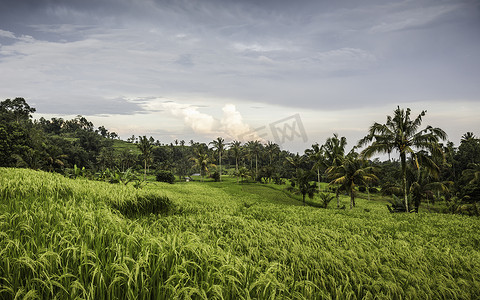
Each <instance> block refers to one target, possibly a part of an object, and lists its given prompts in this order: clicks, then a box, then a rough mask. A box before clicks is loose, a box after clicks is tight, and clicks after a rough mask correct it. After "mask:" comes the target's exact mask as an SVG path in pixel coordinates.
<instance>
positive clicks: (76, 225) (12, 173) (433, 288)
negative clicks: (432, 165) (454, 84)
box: [0, 168, 480, 299]
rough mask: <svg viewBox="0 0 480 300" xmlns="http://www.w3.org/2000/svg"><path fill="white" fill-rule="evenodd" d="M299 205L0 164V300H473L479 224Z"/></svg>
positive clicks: (255, 193)
mask: <svg viewBox="0 0 480 300" xmlns="http://www.w3.org/2000/svg"><path fill="white" fill-rule="evenodd" d="M164 196H167V197H168V198H169V199H170V200H171V202H172V203H171V204H170V203H169V201H167V200H166V198H164ZM300 204H301V203H300V201H298V199H296V197H292V196H290V195H289V194H286V193H284V192H283V191H281V190H278V189H276V188H274V187H271V186H262V185H253V184H252V185H248V184H244V185H241V184H240V185H237V184H235V183H234V182H232V181H227V182H221V183H215V182H204V183H202V182H189V183H177V184H173V185H169V184H162V183H149V184H148V185H147V186H146V187H145V188H143V189H141V190H135V189H134V188H133V187H131V186H122V185H112V184H108V183H103V182H93V181H87V180H82V179H77V180H70V179H66V178H64V177H62V176H60V175H58V174H50V173H44V172H38V171H32V170H20V169H4V168H3V169H0V251H1V255H0V274H1V275H0V298H1V299H10V298H15V297H19V298H38V299H48V298H54V297H55V296H56V297H57V298H61V299H63V298H77V297H80V298H85V299H116V298H118V299H123V298H125V297H128V298H132V299H133V298H139V299H174V298H181V299H184V298H187V299H189V298H194V299H207V298H208V299H222V298H223V299H267V298H277V299H282V298H283V299H291V298H294V299H322V298H324V299H331V298H337V297H338V298H353V299H355V298H366V299H370V298H375V297H376V298H382V299H392V298H397V299H398V298H419V299H425V298H448V299H456V298H458V299H475V298H476V299H478V298H480V281H479V280H478V274H480V253H479V249H480V237H479V236H478V232H479V229H480V220H479V219H478V218H476V217H466V216H457V215H440V214H427V213H420V214H390V213H388V212H387V210H386V209H385V207H384V205H383V204H381V203H376V202H367V200H364V199H358V207H357V208H355V209H353V210H348V209H347V210H336V209H327V210H325V209H319V208H315V207H303V206H301V205H300ZM365 208H368V209H367V210H365ZM151 212H156V213H155V214H154V213H151Z"/></svg>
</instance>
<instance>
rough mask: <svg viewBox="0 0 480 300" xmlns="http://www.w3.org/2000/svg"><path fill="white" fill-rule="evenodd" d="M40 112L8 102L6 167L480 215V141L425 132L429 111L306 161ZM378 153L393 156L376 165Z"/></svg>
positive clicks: (2, 153) (2, 132) (0, 156)
mask: <svg viewBox="0 0 480 300" xmlns="http://www.w3.org/2000/svg"><path fill="white" fill-rule="evenodd" d="M34 112H35V108H33V107H30V105H29V104H28V103H27V102H26V101H25V99H23V98H15V99H13V100H11V99H6V100H5V101H2V102H1V103H0V167H17V168H31V169H38V170H46V171H50V172H57V173H61V174H64V175H65V176H68V177H75V176H84V177H88V178H91V179H97V180H105V181H110V182H120V181H124V182H128V181H131V180H137V184H139V185H140V183H141V181H143V180H146V179H147V178H148V176H156V179H157V180H159V181H170V182H173V180H174V179H175V177H173V176H172V175H175V176H176V178H177V179H176V180H186V179H191V178H190V177H191V175H192V174H200V178H201V179H200V180H206V179H205V178H211V179H207V180H215V181H221V179H222V177H221V176H222V175H231V176H235V177H236V178H237V179H236V180H237V182H238V183H241V182H243V181H247V180H248V181H257V182H260V183H262V182H263V183H267V182H268V183H270V182H271V183H276V184H286V183H287V184H289V189H290V190H296V191H297V192H299V193H301V194H302V195H303V200H304V202H305V197H306V196H312V195H313V194H314V193H318V192H320V193H321V195H323V197H327V196H328V195H326V194H322V192H324V191H322V190H321V188H320V183H321V182H327V183H329V186H328V191H329V192H332V193H334V194H335V195H336V197H337V199H338V195H339V193H346V194H348V195H349V196H350V199H351V201H350V207H353V206H355V197H356V194H357V192H367V193H382V194H383V195H388V196H391V204H392V205H391V206H389V209H390V210H391V211H392V212H397V211H398V212H400V211H418V208H419V206H420V205H421V203H422V202H424V203H425V202H427V203H435V202H440V201H443V202H444V203H445V204H446V205H445V207H446V208H447V209H445V211H446V212H454V213H464V214H476V215H478V214H479V211H478V205H477V204H478V203H479V202H480V139H479V138H477V137H476V136H475V135H474V134H473V133H472V132H467V133H465V134H464V135H463V136H462V139H461V141H460V144H459V145H458V147H456V145H455V144H454V143H453V142H451V141H448V140H447V135H446V133H445V132H444V131H443V130H442V129H440V128H432V127H430V126H423V125H422V121H423V117H424V116H425V115H426V113H425V112H421V113H420V114H419V115H418V116H416V117H411V115H410V114H411V112H410V109H401V108H400V107H398V108H397V109H395V110H394V114H393V115H392V116H388V117H387V120H386V122H385V123H383V124H382V123H377V122H379V121H380V120H377V122H375V123H373V125H372V126H371V127H370V129H369V131H368V132H367V133H366V136H365V137H364V138H363V139H362V140H360V141H358V142H357V143H356V144H353V145H354V147H353V149H352V150H351V151H349V152H347V150H346V148H347V140H346V138H345V137H341V136H339V135H337V134H333V135H332V137H330V138H328V139H327V140H326V141H325V142H324V143H323V144H319V143H315V144H313V145H312V147H311V148H309V149H306V150H305V151H304V153H303V154H301V155H300V154H298V153H297V154H294V153H291V152H289V151H286V150H282V149H281V148H280V147H279V145H277V144H275V143H272V142H266V143H263V142H261V141H249V142H246V143H242V142H240V141H231V142H227V141H225V140H224V139H223V138H221V137H218V138H217V139H215V140H213V141H212V142H210V143H208V144H207V143H199V142H195V141H194V140H190V141H188V142H186V141H184V140H180V141H179V140H174V141H171V142H170V141H169V142H166V141H165V142H161V141H158V140H155V139H154V138H152V137H149V138H148V137H147V136H138V137H136V136H132V137H130V138H128V139H127V140H126V141H122V140H120V137H119V136H118V135H117V134H116V133H115V132H109V131H108V129H106V128H105V127H104V126H100V127H95V126H94V124H93V123H92V122H90V121H88V120H87V119H86V118H85V117H82V116H80V115H79V116H77V117H76V118H74V119H71V120H64V119H62V118H51V119H50V120H46V119H44V118H40V119H38V120H34V119H33V118H32V114H33V113H34ZM375 154H388V156H389V158H390V159H389V160H386V161H380V160H379V159H378V158H376V159H372V158H373V157H374V155H375ZM127 175H128V176H127ZM172 178H173V179H172ZM325 192H326V191H325Z"/></svg>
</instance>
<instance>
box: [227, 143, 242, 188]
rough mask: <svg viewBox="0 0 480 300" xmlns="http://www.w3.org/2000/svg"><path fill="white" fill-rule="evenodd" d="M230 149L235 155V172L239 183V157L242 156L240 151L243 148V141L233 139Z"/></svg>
mask: <svg viewBox="0 0 480 300" xmlns="http://www.w3.org/2000/svg"><path fill="white" fill-rule="evenodd" d="M230 150H231V151H232V152H233V156H234V157H235V174H236V176H237V183H238V177H239V174H238V158H239V157H240V152H241V150H242V143H241V142H239V141H233V142H231V143H230Z"/></svg>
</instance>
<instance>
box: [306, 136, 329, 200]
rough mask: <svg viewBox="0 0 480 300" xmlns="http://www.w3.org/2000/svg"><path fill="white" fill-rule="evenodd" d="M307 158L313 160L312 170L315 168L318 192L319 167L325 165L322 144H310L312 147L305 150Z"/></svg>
mask: <svg viewBox="0 0 480 300" xmlns="http://www.w3.org/2000/svg"><path fill="white" fill-rule="evenodd" d="M305 154H306V155H307V157H308V159H309V160H310V161H311V162H313V166H312V170H317V182H318V192H320V169H321V168H324V167H325V166H326V162H325V155H324V150H323V146H320V145H318V143H316V144H313V145H312V149H307V150H305Z"/></svg>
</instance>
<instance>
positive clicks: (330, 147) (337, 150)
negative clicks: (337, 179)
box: [323, 133, 347, 208]
mask: <svg viewBox="0 0 480 300" xmlns="http://www.w3.org/2000/svg"><path fill="white" fill-rule="evenodd" d="M346 146H347V139H346V138H345V137H344V136H342V137H341V138H338V134H336V133H334V134H333V137H329V138H328V139H327V140H326V141H325V144H324V145H323V150H324V155H325V163H326V166H327V167H335V166H339V165H341V164H342V162H343V159H344V157H345V147H346ZM335 196H336V197H337V208H340V195H339V191H338V187H337V188H335Z"/></svg>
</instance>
